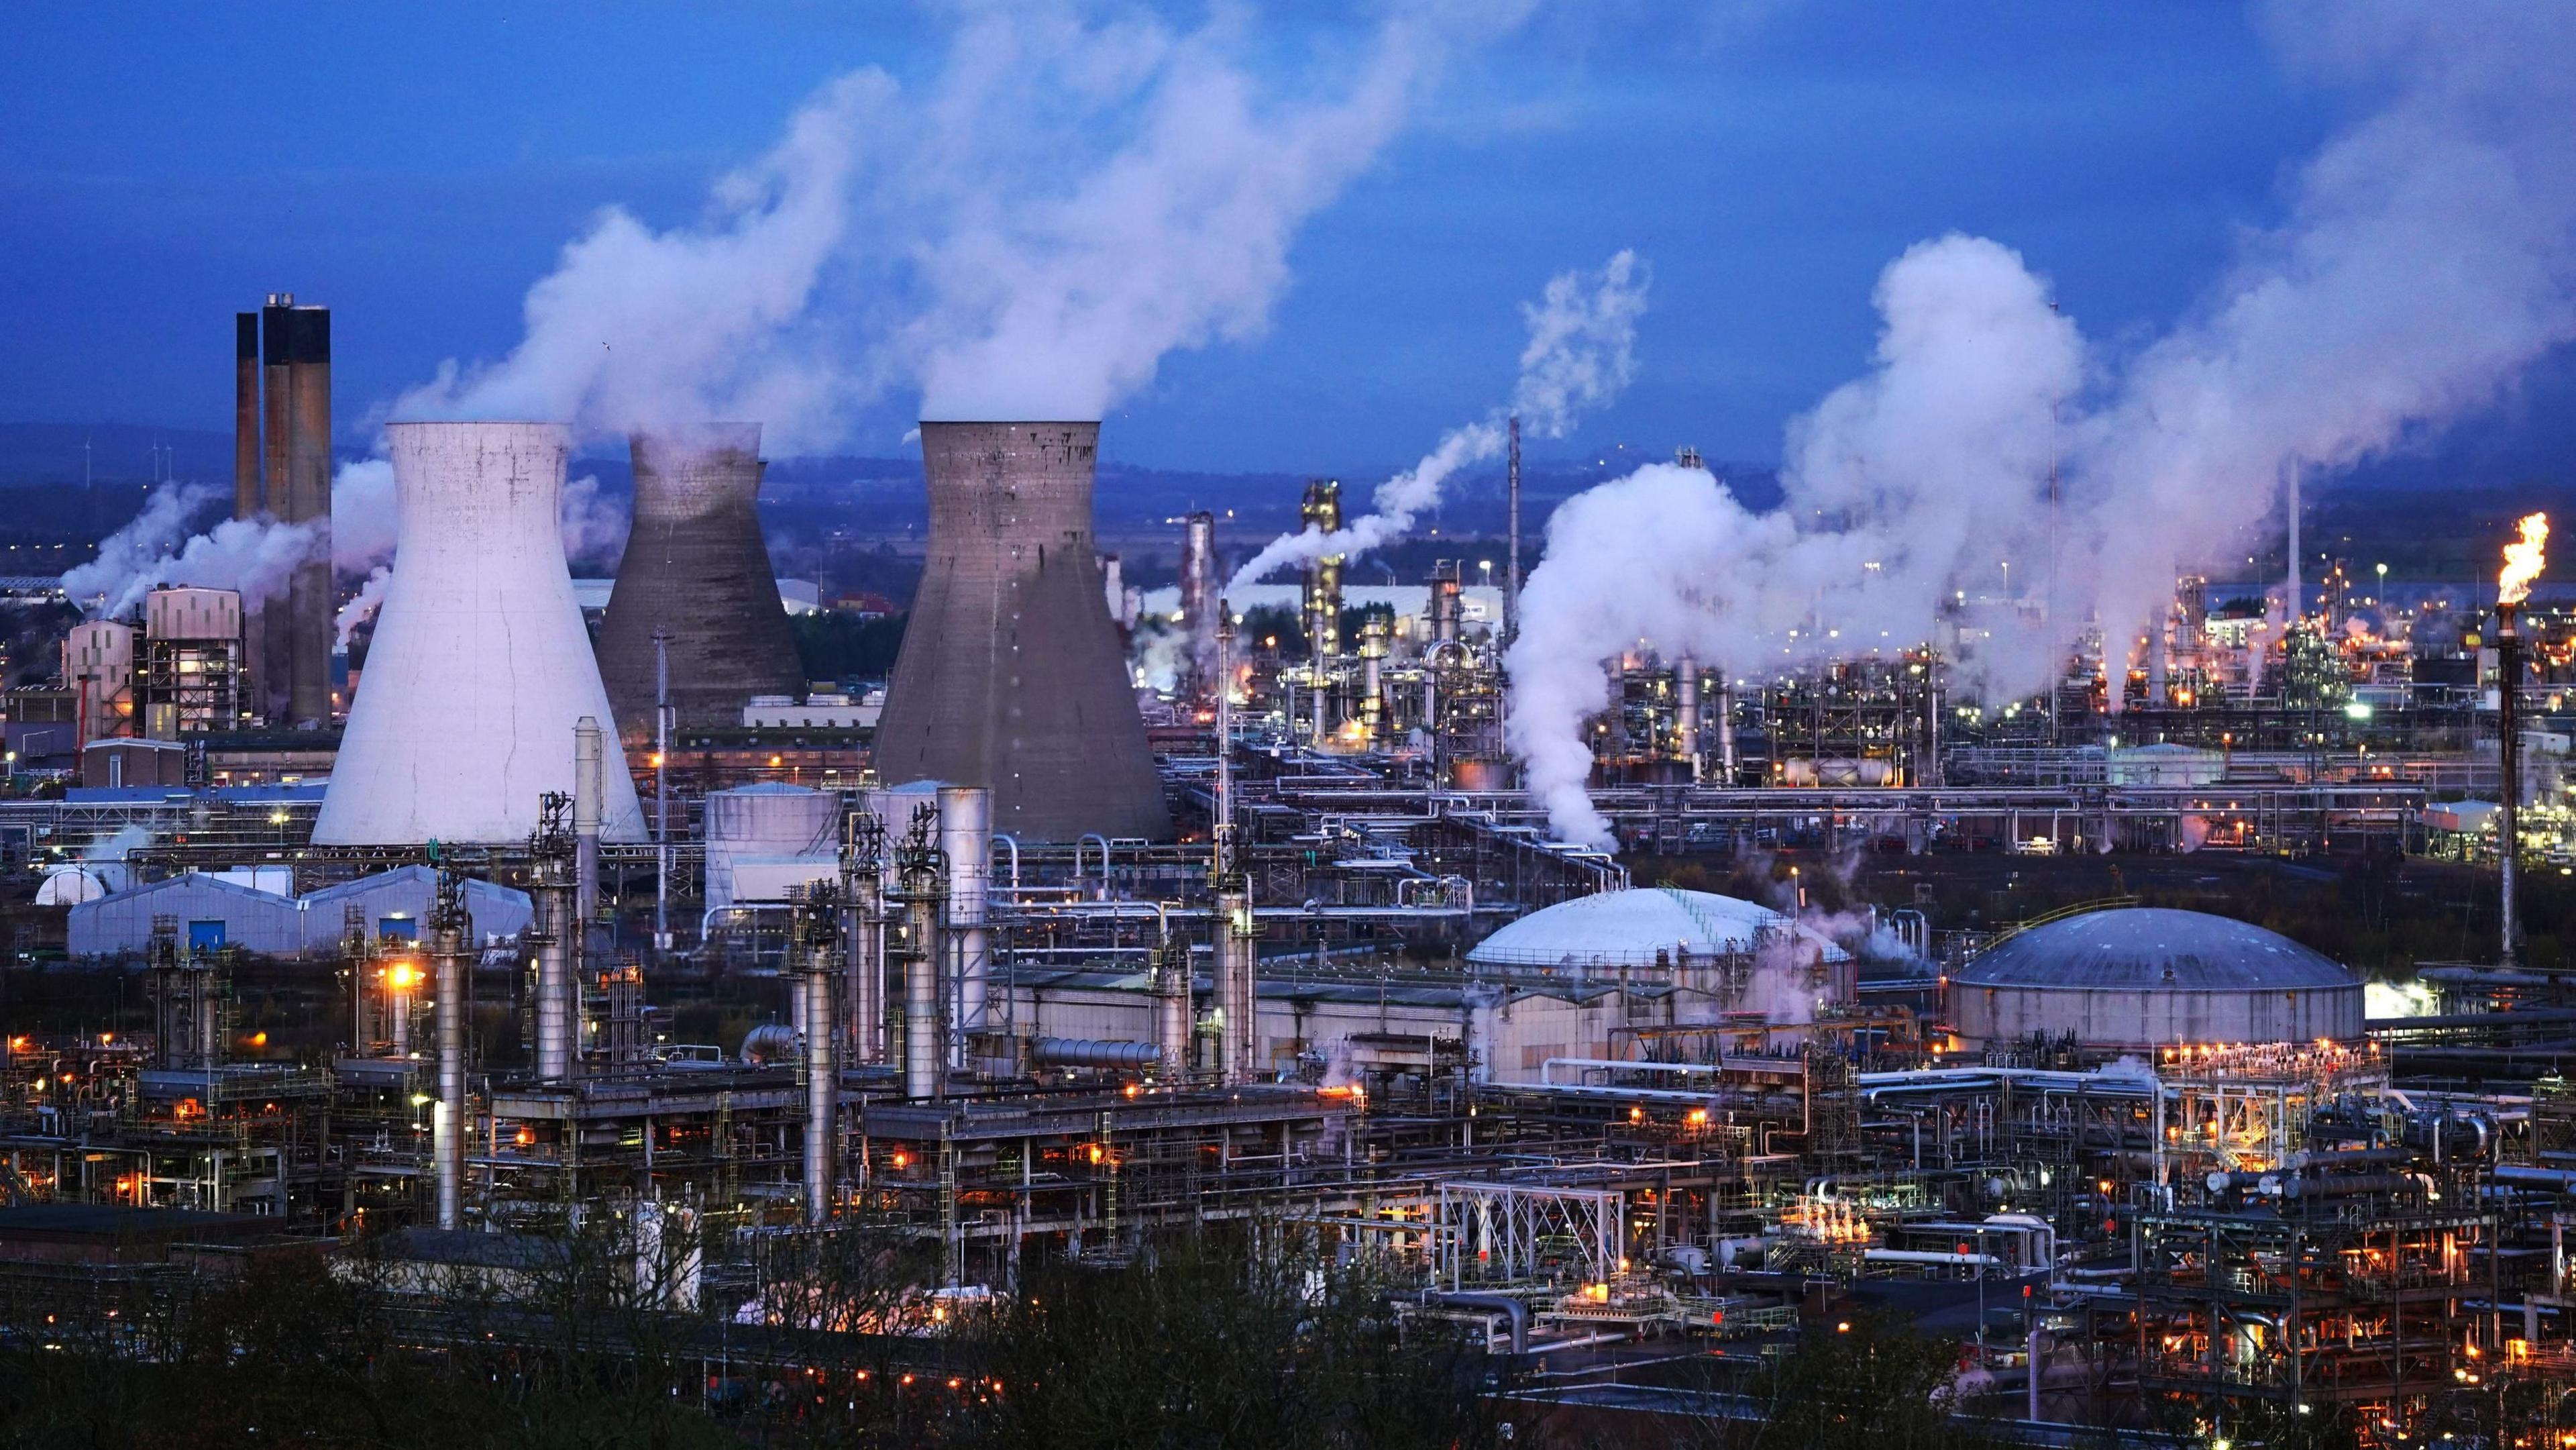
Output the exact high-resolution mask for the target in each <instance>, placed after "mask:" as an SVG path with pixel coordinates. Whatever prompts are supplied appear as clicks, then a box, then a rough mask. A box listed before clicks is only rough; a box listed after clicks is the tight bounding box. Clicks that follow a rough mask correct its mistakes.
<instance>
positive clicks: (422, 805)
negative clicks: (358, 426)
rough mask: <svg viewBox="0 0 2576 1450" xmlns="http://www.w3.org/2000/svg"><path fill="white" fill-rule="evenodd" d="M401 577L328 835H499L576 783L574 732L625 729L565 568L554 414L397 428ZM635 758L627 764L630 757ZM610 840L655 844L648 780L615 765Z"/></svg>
mask: <svg viewBox="0 0 2576 1450" xmlns="http://www.w3.org/2000/svg"><path fill="white" fill-rule="evenodd" d="M385 435H386V438H387V440H388V442H389V444H390V446H391V448H392V452H393V465H394V506H395V518H396V523H397V525H398V532H397V534H396V553H395V556H394V575H393V582H392V583H391V584H390V585H388V586H387V588H386V590H385V602H384V607H383V609H382V610H381V611H380V612H379V613H378V614H377V616H376V635H375V643H374V645H373V646H372V647H371V648H370V650H369V652H368V655H367V688H366V689H365V690H364V691H362V692H360V693H359V695H358V697H357V702H356V704H355V705H354V706H353V707H352V708H351V710H350V712H349V727H348V730H347V732H346V734H345V735H344V736H343V737H342V739H341V744H340V758H339V760H338V762H337V763H336V764H335V765H334V766H333V768H332V771H331V784H330V788H329V790H328V791H327V792H326V793H325V794H324V796H323V798H322V812H321V815H320V816H319V817H318V818H317V819H316V820H315V821H314V824H313V840H314V842H315V843H316V844H317V845H326V846H376V845H384V846H397V845H418V844H420V843H422V842H425V841H430V840H438V841H453V842H458V843H460V844H482V845H499V844H504V843H507V842H514V841H521V840H525V839H526V838H527V836H528V834H529V833H530V832H531V831H533V830H535V829H536V825H537V801H538V797H539V796H541V795H543V794H544V793H546V792H548V791H561V792H563V793H565V794H566V795H569V794H571V793H572V788H573V726H574V724H575V722H577V721H579V720H580V719H581V717H583V716H584V715H590V716H595V717H597V718H598V719H599V721H600V722H601V723H602V724H603V725H605V726H607V727H608V738H609V739H610V740H615V739H616V738H617V733H616V727H615V725H614V724H613V723H611V722H612V716H611V715H610V712H609V708H608V692H607V690H605V689H604V688H602V687H601V685H600V681H599V666H598V664H597V663H596V662H595V661H594V660H593V658H592V656H591V651H590V637H589V635H588V634H587V632H585V631H584V630H583V628H582V623H581V606H580V605H579V604H577V603H575V602H574V600H573V594H572V575H571V571H570V570H568V569H567V568H566V567H565V566H564V555H563V536H562V533H561V531H560V526H559V524H558V522H557V514H558V511H559V510H560V508H561V507H562V499H563V480H564V458H565V455H566V454H567V453H568V452H569V451H570V448H571V436H570V435H569V434H568V433H566V432H565V430H564V429H562V428H561V427H559V426H557V425H555V424H551V423H394V424H389V425H387V427H386V429H385ZM615 764H616V766H620V767H622V765H623V761H622V759H621V760H620V761H618V762H616V763H615ZM607 775H608V780H607V787H608V793H607V799H606V801H605V803H604V813H603V818H602V820H601V822H600V835H601V838H602V839H604V840H609V841H641V840H643V839H644V813H643V811H642V810H640V809H639V808H638V807H637V805H636V801H635V782H634V778H633V777H632V776H631V775H629V774H628V773H627V771H625V770H624V769H622V768H612V769H610V770H609V771H608V772H607Z"/></svg>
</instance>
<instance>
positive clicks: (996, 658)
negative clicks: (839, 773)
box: [876, 423, 1171, 841]
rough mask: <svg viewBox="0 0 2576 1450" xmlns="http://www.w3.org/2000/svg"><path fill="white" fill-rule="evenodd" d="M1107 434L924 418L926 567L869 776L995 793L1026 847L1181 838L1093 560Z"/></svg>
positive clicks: (1002, 825) (1000, 827)
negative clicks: (1097, 469)
mask: <svg viewBox="0 0 2576 1450" xmlns="http://www.w3.org/2000/svg"><path fill="white" fill-rule="evenodd" d="M1099 440H1100V425H1099V424H1097V423H924V424H922V425H921V455H922V463H923V466H924V468H925V470H926V472H927V473H928V475H929V479H930V554H929V557H928V558H927V559H926V560H925V561H924V563H923V570H922V576H921V589H920V592H919V593H918V594H916V595H914V596H913V602H912V619H911V622H910V623H909V624H908V625H906V626H905V629H904V635H903V653H902V654H901V655H900V656H899V657H898V658H897V659H896V661H895V669H894V679H893V681H892V683H890V684H889V685H888V686H887V688H886V708H885V717H884V719H883V721H882V722H881V723H880V724H879V725H878V727H877V736H876V769H877V774H878V775H879V777H880V778H882V779H883V780H884V781H885V783H886V784H888V785H899V784H902V783H904V782H907V781H915V780H939V781H945V782H947V783H949V784H951V785H980V786H987V787H990V788H991V790H992V792H993V829H995V830H996V831H1001V832H1006V833H1008V834H1010V835H1013V836H1016V837H1019V838H1021V839H1023V840H1032V841H1070V840H1074V839H1077V838H1079V837H1080V836H1082V835H1083V834H1084V833H1086V832H1093V831H1096V832H1099V833H1100V834H1102V835H1107V836H1143V837H1147V838H1150V839H1155V840H1164V839H1168V838H1169V837H1170V835H1171V818H1170V816H1169V814H1168V813H1167V812H1166V811H1165V810H1164V808H1163V791H1162V785H1161V783H1160V782H1159V781H1158V780H1157V779H1156V778H1155V775H1154V757H1153V753H1152V751H1151V750H1150V749H1149V748H1148V746H1147V745H1146V743H1145V724H1144V720H1143V718H1142V717H1141V716H1139V715H1138V714H1137V712H1136V695H1135V691H1134V689H1133V688H1132V687H1131V686H1130V684H1129V682H1128V675H1127V664H1126V660H1125V659H1124V657H1123V656H1122V655H1121V654H1120V651H1119V648H1118V633H1117V630H1116V629H1115V628H1114V627H1113V626H1112V625H1111V623H1110V619H1109V609H1108V605H1107V604H1106V603H1105V602H1104V599H1103V596H1102V592H1101V591H1102V583H1101V576H1100V566H1099V564H1098V563H1097V562H1096V561H1095V559H1094V557H1093V553H1092V539H1091V471H1092V463H1093V454H1094V452H1095V451H1096V449H1097V448H1098V445H1099Z"/></svg>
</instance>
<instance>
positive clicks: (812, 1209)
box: [800, 908, 841, 1223]
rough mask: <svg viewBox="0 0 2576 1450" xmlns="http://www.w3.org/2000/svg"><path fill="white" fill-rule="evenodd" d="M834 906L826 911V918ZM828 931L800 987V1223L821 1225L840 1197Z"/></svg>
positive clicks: (819, 936)
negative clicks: (802, 1169)
mask: <svg viewBox="0 0 2576 1450" xmlns="http://www.w3.org/2000/svg"><path fill="white" fill-rule="evenodd" d="M835 910H837V908H827V923H826V924H827V927H828V926H829V925H830V922H829V919H828V918H829V915H830V913H831V912H832V911H835ZM836 935H837V934H836V933H835V932H833V931H831V930H828V929H826V930H823V931H819V932H817V933H816V934H815V937H816V940H815V941H814V943H813V945H812V946H811V948H810V952H809V955H808V957H807V959H806V965H805V979H804V981H803V982H802V983H801V984H800V985H801V986H802V988H803V990H804V994H805V1221H806V1222H807V1223H821V1222H823V1221H824V1220H825V1219H828V1218H830V1217H831V1216H832V1208H833V1204H834V1201H835V1200H836V1199H837V1198H838V1197H839V1181H838V1180H839V1174H840V1165H841V1148H840V1145H841V1063H840V1034H839V1033H838V1032H837V1031H835V1030H834V1028H833V1024H832V998H833V996H834V994H835V992H836V991H837V990H838V987H839V984H838V983H837V982H836V981H835V980H834V977H835V975H836V972H837V969H838V967H839V966H840V961H839V958H840V951H841V947H840V943H839V942H838V941H837V940H835V936H836Z"/></svg>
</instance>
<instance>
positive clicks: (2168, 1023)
mask: <svg viewBox="0 0 2576 1450" xmlns="http://www.w3.org/2000/svg"><path fill="white" fill-rule="evenodd" d="M1949 1013H1950V1023H1951V1026H1952V1027H1953V1028H1954V1029H1956V1030H1957V1032H1958V1034H1959V1035H1960V1036H1961V1037H1963V1038H1966V1039H1968V1040H1969V1041H1970V1042H1972V1043H1976V1044H1987V1043H2005V1042H2014V1041H2019V1040H2022V1039H2025V1038H2029V1037H2032V1036H2041V1037H2048V1038H2065V1037H2072V1038H2074V1039H2075V1040H2076V1041H2077V1042H2079V1043H2083V1044H2085V1045H2087V1046H2090V1047H2097V1048H2108V1049H2120V1050H2126V1051H2141V1052H2142V1051H2146V1050H2149V1049H2152V1048H2157V1047H2163V1046H2170V1045H2178V1044H2185V1043H2190V1044H2207V1043H2259V1042H2313V1041H2315V1040H2317V1039H2319V1038H2334V1039H2338V1040H2346V1039H2354V1038H2358V1037H2360V1036H2361V1035H2362V1001H2361V979H2360V978H2359V977H2358V976H2355V975H2354V974H2353V973H2352V971H2351V970H2349V969H2348V968H2346V967H2344V966H2342V965H2340V964H2339V963H2337V962H2335V961H2334V960H2333V959H2332V958H2330V957H2327V956H2325V955H2323V954H2321V953H2318V952H2314V951H2310V950H2309V949H2308V948H2306V947H2303V946H2301V945H2299V944H2298V943H2297V942H2294V941H2292V940H2290V939H2289V938H2288V937H2285V936H2282V935H2280V934H2279V933H2278V932H2272V931H2266V930H2264V929H2263V928H2262V927H2259V926H2255V925H2252V924H2250V923H2248V922H2242V921H2235V920H2231V919H2229V918H2227V917H2223V916H2212V915H2210V914H2208V913H2206V912H2198V911H2171V910H2165V909H2161V908H2155V907H2129V908H2123V909H2119V910H2113V911H2096V912H2089V913H2087V914H2085V915H2082V916H2073V917H2067V918H2065V919H2063V920H2059V921H2052V922H2047V923H2045V924H2043V925H2040V926H2034V927H2032V928H2030V929H2029V930H2027V931H2023V932H2020V933H2017V934H2015V935H2013V936H2011V937H2007V938H2005V939H2004V940H2003V941H2002V942H2000V943H1998V944H1997V945H1995V946H1993V947H1991V948H1989V949H1988V950H1986V951H1985V952H1984V953H1983V954H1982V955H1979V956H1977V957H1975V958H1974V959H1972V960H1970V961H1969V962H1968V963H1967V964H1966V965H1965V966H1962V967H1961V968H1959V970H1958V971H1957V972H1955V973H1953V974H1952V976H1951V978H1950V1001H1949Z"/></svg>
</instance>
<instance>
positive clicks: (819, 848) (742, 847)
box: [707, 782, 841, 856]
mask: <svg viewBox="0 0 2576 1450" xmlns="http://www.w3.org/2000/svg"><path fill="white" fill-rule="evenodd" d="M707 845H708V846H709V847H710V848H712V847H716V846H725V847H730V848H732V849H733V850H736V851H748V852H766V853H771V854H776V855H782V856H795V855H808V854H812V853H815V852H837V851H838V850H839V849H840V846H841V798H840V797H839V796H837V795H833V794H830V793H828V792H825V791H819V790H814V789H812V788H810V787H807V786H801V785H781V784H778V783H775V782H765V783H762V784H759V785H741V786H735V787H734V788H733V789H731V790H714V791H709V792H707Z"/></svg>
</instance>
